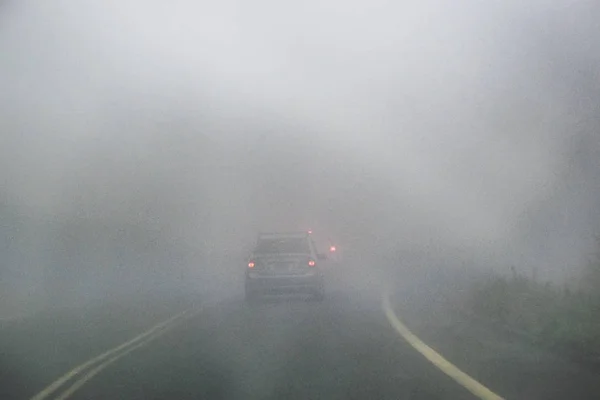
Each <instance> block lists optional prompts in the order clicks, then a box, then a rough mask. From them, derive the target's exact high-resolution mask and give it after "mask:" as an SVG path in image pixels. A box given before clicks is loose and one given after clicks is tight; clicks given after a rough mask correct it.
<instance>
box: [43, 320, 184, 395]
mask: <svg viewBox="0 0 600 400" xmlns="http://www.w3.org/2000/svg"><path fill="white" fill-rule="evenodd" d="M189 312H190V310H185V311H182V312H180V313H178V314H176V315H174V316H172V317H171V318H169V319H167V320H165V321H163V322H161V323H159V324H157V325H155V326H153V327H152V328H150V329H148V330H147V331H145V332H143V333H141V334H140V335H138V336H136V337H134V338H133V339H131V340H128V341H127V342H125V343H123V344H121V345H119V346H117V347H115V348H113V349H110V350H108V351H106V352H104V353H102V354H100V355H98V356H96V357H94V358H92V359H90V360H88V361H86V362H84V363H83V364H80V365H78V366H76V367H75V368H73V369H71V370H70V371H69V372H67V373H66V374H64V375H63V376H61V377H60V378H58V379H57V380H55V381H54V382H52V383H51V384H50V385H48V386H47V387H46V388H44V389H43V390H42V391H41V392H39V393H38V394H36V395H35V396H33V397H32V398H31V400H44V399H47V398H48V397H49V396H50V395H51V394H52V393H54V392H56V391H57V390H58V389H59V388H60V387H61V386H63V385H64V384H65V383H66V382H67V381H69V380H70V379H72V378H73V377H75V376H76V375H78V374H80V373H81V372H83V371H85V370H86V369H88V368H90V367H91V366H93V365H94V364H97V363H100V362H102V361H104V360H105V359H107V358H110V357H111V356H114V355H115V354H116V353H119V352H121V351H125V353H129V351H130V350H127V349H128V348H129V347H131V346H133V347H132V349H133V348H137V347H140V346H139V344H140V343H145V342H146V340H147V339H149V338H150V339H153V338H154V337H153V336H152V335H155V334H157V333H158V334H159V335H160V334H161V330H164V329H165V328H168V327H169V325H171V324H173V326H174V325H175V322H176V321H177V320H178V319H180V318H182V317H183V316H184V315H185V314H187V313H189ZM132 349H131V350H132ZM117 358H119V357H118V356H117ZM111 359H112V358H111ZM115 361H116V360H115ZM98 372H99V371H98Z"/></svg>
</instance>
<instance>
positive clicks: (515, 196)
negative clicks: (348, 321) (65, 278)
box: [0, 0, 600, 279]
mask: <svg viewBox="0 0 600 400" xmlns="http://www.w3.org/2000/svg"><path fill="white" fill-rule="evenodd" d="M599 12H600V8H599V6H598V4H596V2H594V1H578V2H570V1H558V0H557V1H552V2H547V1H531V2H526V3H523V2H520V1H489V2H477V1H465V2H460V3H449V2H443V1H434V0H428V1H419V2H417V1H412V2H411V1H402V2H398V1H396V2H391V1H382V0H376V1H368V2H367V1H357V0H352V1H344V2H342V1H339V0H328V1H304V2H281V1H272V0H271V1H255V2H243V1H230V0H226V1H220V2H205V1H194V2H192V1H182V0H178V1H172V2H168V3H165V2H161V1H139V0H130V1H104V2H92V1H86V0H84V1H66V0H58V1H54V2H39V1H5V2H3V3H1V5H0V54H2V56H1V57H0V88H2V90H1V93H2V95H1V96H0V132H2V133H1V135H0V186H1V187H2V192H1V193H0V201H1V202H2V203H3V204H4V209H5V210H6V212H5V213H4V214H5V215H8V214H9V211H10V213H12V214H14V215H17V216H18V217H15V218H17V220H18V219H19V218H26V219H27V220H28V221H54V222H52V223H56V224H67V222H65V221H71V222H69V223H71V224H75V225H77V224H79V225H77V226H80V225H81V226H83V225H85V224H86V223H87V222H85V223H84V222H81V221H91V222H89V224H91V226H99V225H102V226H104V227H106V226H109V227H113V228H114V229H117V230H118V229H121V228H122V229H125V228H123V227H129V228H127V229H130V230H136V229H137V230H136V232H139V236H140V238H139V239H135V240H139V243H138V244H137V245H136V246H138V247H136V246H134V245H133V244H132V245H131V246H129V247H130V248H131V250H130V251H131V252H133V253H136V252H138V251H139V250H136V249H139V248H141V247H143V243H144V242H145V241H147V240H150V239H148V237H154V236H153V235H154V233H152V232H157V233H156V235H158V236H157V237H158V238H159V239H157V240H159V241H160V242H161V243H166V245H165V246H166V247H167V248H169V249H172V248H177V249H178V251H180V252H181V254H183V253H186V254H192V255H193V256H190V257H191V259H194V257H196V255H198V254H204V255H205V256H206V254H208V253H209V252H210V251H216V252H217V253H219V254H227V253H229V252H237V251H239V249H240V248H242V249H246V248H247V247H248V246H250V245H249V243H253V240H254V237H255V234H256V232H258V231H261V230H279V229H282V230H296V229H308V228H309V227H310V228H313V227H314V228H315V229H319V230H322V231H324V232H327V235H329V236H331V237H335V238H336V240H338V241H340V242H341V243H343V245H341V246H346V247H347V248H352V249H353V250H354V251H355V252H356V253H361V252H362V253H369V254H387V255H390V256H389V257H388V258H393V257H399V258H402V255H403V254H405V253H410V252H414V251H421V252H425V253H428V252H430V253H436V252H437V253H439V254H438V256H440V257H441V256H443V254H444V252H446V249H448V251H449V249H454V250H456V249H462V250H464V251H465V252H466V253H467V254H471V255H472V257H471V258H472V259H473V260H475V261H473V263H474V264H476V265H477V266H478V267H480V268H503V267H505V266H506V265H509V264H511V265H517V266H518V267H519V268H520V269H522V270H523V271H525V272H526V273H529V271H531V270H532V269H536V270H539V271H540V272H539V274H540V275H542V276H544V277H545V278H548V279H564V278H565V277H569V276H571V275H572V274H576V273H577V271H578V270H579V268H580V267H581V266H582V265H583V264H585V262H587V260H588V259H589V258H590V254H591V253H592V252H593V246H594V235H597V234H598V230H599V228H600V212H599V207H598V206H599V205H600V204H599V201H598V199H599V198H600V178H599V177H600V174H599V173H600V163H599V162H598V160H600V157H599V155H600V132H599V127H600V121H599V119H600V117H599V116H600V112H599V111H600V94H599V93H600V72H599V71H600V52H598V51H595V49H598V48H600V32H599V30H600V27H599V26H598V24H597V21H598V17H599V16H600V14H599ZM12 214H11V215H12ZM72 221H79V222H77V223H74V222H72ZM29 223H33V222H29ZM94 224H95V225H94ZM6 226H9V225H6ZM67 226H71V225H67ZM86 226H87V225H86ZM131 227H135V228H131ZM113 228H110V229H109V228H106V229H107V230H106V232H107V233H106V235H105V236H107V238H105V239H106V243H107V244H106V247H102V248H100V249H97V253H99V254H105V253H111V252H113V251H114V246H115V244H114V242H115V241H116V242H118V241H119V240H120V239H115V238H113V237H111V235H112V233H111V232H114V230H111V229H113ZM11 229H16V228H14V227H9V228H7V232H9V233H8V234H6V235H7V236H6V237H9V236H10V237H12V236H15V235H14V234H13V233H11ZM53 229H54V228H51V229H50V228H49V232H53ZM65 229H66V230H67V231H68V230H69V229H75V228H72V227H71V228H68V227H67V228H65ZM77 229H84V228H81V227H80V228H77ZM85 229H88V230H90V229H91V230H94V229H93V228H85ZM103 229H104V228H103ZM100 231H102V230H100ZM19 232H20V233H17V236H19V235H20V237H22V238H23V241H24V243H28V246H30V248H33V249H34V250H35V249H38V248H40V247H44V246H45V247H46V248H48V247H53V246H58V245H57V244H56V243H55V242H54V241H53V240H55V239H52V237H54V234H53V233H45V232H42V231H39V232H36V230H35V229H29V230H27V229H25V230H23V229H21V230H20V231H19ZM24 232H25V233H24ZM32 232H33V233H32ZM40 232H42V233H40ZM102 232H104V231H102ZM128 232H129V231H128ZM84 236H85V235H84ZM101 236H102V235H101ZM118 237H120V236H118ZM34 239H35V240H34ZM82 240H83V242H85V240H84V239H82ZM90 240H92V239H90ZM127 240H133V241H135V240H134V239H131V237H129V239H127ZM132 243H133V242H132ZM136 243H137V242H136ZM42 244H45V245H44V246H42ZM62 246H64V244H63V245H62ZM111 246H112V247H111ZM140 246H141V247H140ZM84 247H85V246H84ZM78 248H79V249H81V246H80V247H78ZM209 249H212V250H209ZM232 249H233V250H232ZM78 251H80V252H83V253H85V251H83V250H78ZM169 251H172V250H169ZM177 254H180V253H177ZM448 254H450V253H449V252H448ZM452 254H454V253H452ZM461 254H464V253H461ZM81 257H83V258H85V257H86V256H85V255H82V256H81ZM198 257H200V256H198ZM206 257H207V256H206ZM17 258H18V257H17ZM39 258H40V259H45V257H42V256H40V257H39ZM105 258H106V257H105ZM108 258H110V260H111V262H112V261H113V258H114V257H112V256H111V257H108ZM234 258H235V257H234ZM441 258H443V257H441ZM90 259H94V258H93V257H92V258H90ZM94 260H96V259H94ZM236 260H237V259H236ZM34 261H35V260H33V261H32V260H29V261H28V262H29V263H33V262H34ZM115 262H116V261H115ZM190 262H191V261H190ZM48 263H49V262H48ZM89 264H90V265H92V264H93V262H91V261H90V262H89ZM43 268H52V266H51V265H44V267H43ZM89 268H92V269H93V268H94V267H92V266H90V267H89ZM34 269H35V268H34Z"/></svg>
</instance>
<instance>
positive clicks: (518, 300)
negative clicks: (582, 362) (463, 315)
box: [467, 274, 600, 361]
mask: <svg viewBox="0 0 600 400" xmlns="http://www.w3.org/2000/svg"><path fill="white" fill-rule="evenodd" d="M467 307H468V311H469V312H470V313H472V314H474V315H476V316H477V317H479V318H484V319H488V320H491V321H494V322H496V323H500V324H502V325H504V326H506V327H507V328H509V329H512V330H514V331H518V332H520V333H522V334H524V335H527V336H528V337H530V338H531V339H532V340H534V341H535V342H536V343H538V344H540V345H543V346H545V347H548V348H551V349H553V350H557V351H560V352H561V353H565V354H568V355H569V356H572V357H575V358H581V359H586V360H590V359H593V360H595V361H600V298H598V297H597V296H595V295H594V294H593V293H590V292H584V291H581V292H572V291H571V290H568V289H567V288H559V287H557V286H553V285H550V284H541V283H538V282H535V281H533V280H532V279H529V278H526V277H523V276H519V275H516V274H514V275H513V276H512V277H511V278H505V277H499V276H494V277H490V278H487V280H485V281H484V282H480V283H479V285H477V287H474V288H473V289H472V290H471V292H470V296H469V299H468V301H467Z"/></svg>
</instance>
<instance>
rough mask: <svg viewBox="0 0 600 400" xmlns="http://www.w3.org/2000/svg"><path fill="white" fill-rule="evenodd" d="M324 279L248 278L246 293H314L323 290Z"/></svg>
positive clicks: (315, 275)
mask: <svg viewBox="0 0 600 400" xmlns="http://www.w3.org/2000/svg"><path fill="white" fill-rule="evenodd" d="M322 286H323V279H322V277H321V275H320V274H314V275H300V276H294V275H292V276H261V275H257V276H254V277H251V276H246V292H247V293H248V292H251V293H257V292H260V293H281V292H314V291H316V290H321V289H322Z"/></svg>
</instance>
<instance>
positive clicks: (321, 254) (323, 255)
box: [317, 253, 327, 260]
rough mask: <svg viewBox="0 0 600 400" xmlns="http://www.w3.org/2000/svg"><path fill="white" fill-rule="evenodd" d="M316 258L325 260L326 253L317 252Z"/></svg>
mask: <svg viewBox="0 0 600 400" xmlns="http://www.w3.org/2000/svg"><path fill="white" fill-rule="evenodd" d="M317 258H318V259H319V260H327V254H324V253H319V254H317Z"/></svg>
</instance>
